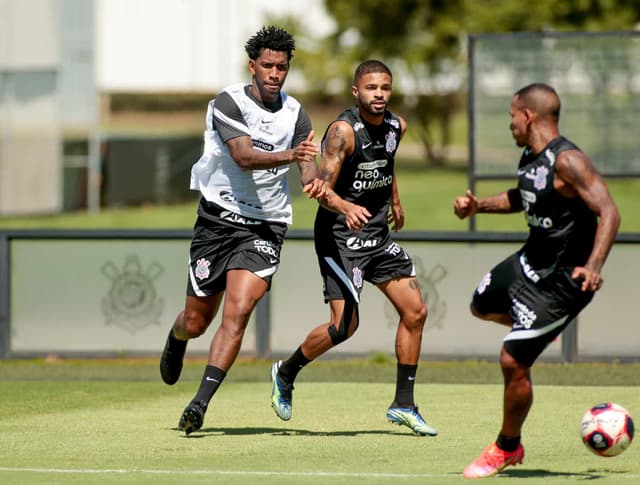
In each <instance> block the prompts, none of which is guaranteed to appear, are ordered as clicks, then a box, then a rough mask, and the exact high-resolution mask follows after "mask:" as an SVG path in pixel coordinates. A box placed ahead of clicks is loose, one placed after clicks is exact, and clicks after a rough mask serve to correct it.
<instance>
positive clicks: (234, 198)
mask: <svg viewBox="0 0 640 485" xmlns="http://www.w3.org/2000/svg"><path fill="white" fill-rule="evenodd" d="M244 88H245V84H234V85H232V86H229V87H228V88H226V89H224V91H225V92H226V93H227V94H229V95H230V96H231V97H232V98H233V100H234V101H235V102H236V104H237V105H238V108H240V111H241V112H242V117H243V119H244V122H245V123H244V124H243V123H240V122H238V121H236V120H233V119H230V118H229V117H228V116H225V115H224V113H222V112H220V111H218V110H216V107H215V99H212V100H211V101H209V106H208V108H207V118H206V130H205V132H204V150H203V153H202V156H201V157H200V159H199V160H198V161H197V162H196V163H195V164H194V165H193V167H192V168H191V185H190V188H191V189H192V190H199V191H200V192H201V193H202V196H203V197H204V198H205V199H206V200H208V201H210V202H213V203H215V204H217V205H219V206H221V207H223V208H225V209H227V210H229V211H231V212H234V213H236V214H240V215H242V216H245V217H251V218H254V219H260V220H266V221H273V222H285V223H287V224H291V222H292V208H291V196H290V194H289V188H288V186H287V176H286V175H287V172H288V171H289V165H288V164H287V165H281V166H279V167H274V168H270V169H262V170H243V169H242V168H240V166H239V165H238V164H237V163H236V162H235V160H234V159H233V158H232V157H231V154H230V153H229V150H228V149H227V147H226V145H225V144H224V143H223V142H222V139H221V138H220V136H219V135H218V132H217V131H215V129H214V126H213V117H214V116H215V117H216V118H219V119H224V121H225V123H227V124H229V125H232V126H234V127H235V128H236V129H237V130H238V131H241V132H243V133H246V134H247V135H248V136H250V137H251V140H252V142H253V148H254V149H256V150H261V151H267V152H280V151H283V150H288V149H289V148H290V147H291V142H292V139H293V135H294V132H295V126H296V121H297V119H298V113H299V111H300V103H299V102H298V101H297V100H296V99H294V98H292V97H291V96H288V95H286V94H285V93H281V95H282V108H281V109H280V110H278V111H277V112H270V111H267V110H265V109H263V108H262V107H260V106H259V105H257V104H256V103H255V102H254V101H253V100H252V99H251V98H249V97H248V96H247V95H246V93H245V90H244Z"/></svg>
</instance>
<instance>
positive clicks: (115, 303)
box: [101, 254, 164, 334]
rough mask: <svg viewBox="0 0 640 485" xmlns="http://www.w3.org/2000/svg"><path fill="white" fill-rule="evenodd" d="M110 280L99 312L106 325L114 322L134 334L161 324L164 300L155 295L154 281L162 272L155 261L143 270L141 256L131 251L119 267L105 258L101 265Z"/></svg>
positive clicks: (162, 269)
mask: <svg viewBox="0 0 640 485" xmlns="http://www.w3.org/2000/svg"><path fill="white" fill-rule="evenodd" d="M101 272H102V274H103V275H104V276H106V277H107V278H108V279H110V280H111V288H110V289H109V292H108V293H107V295H106V296H105V297H104V298H103V299H102V313H103V315H104V317H105V320H106V324H107V325H115V326H117V327H120V328H123V329H124V330H127V331H128V332H129V333H131V334H135V333H136V332H138V331H139V330H142V329H143V328H145V327H147V326H149V325H151V324H154V325H158V324H159V323H160V321H159V319H160V315H161V314H162V309H163V307H164V300H163V299H162V298H159V297H158V294H157V292H156V289H155V286H154V281H155V280H156V279H157V278H158V277H159V276H160V275H161V274H162V273H163V272H164V268H163V267H162V266H161V265H160V263H158V262H153V263H152V264H151V265H149V266H148V267H147V268H146V269H143V266H142V264H141V263H140V258H139V257H138V256H137V255H135V254H130V255H128V256H127V257H126V258H125V261H124V264H123V265H122V267H121V268H119V267H118V266H117V265H116V263H114V262H113V261H107V262H106V263H105V264H104V265H103V266H102V268H101Z"/></svg>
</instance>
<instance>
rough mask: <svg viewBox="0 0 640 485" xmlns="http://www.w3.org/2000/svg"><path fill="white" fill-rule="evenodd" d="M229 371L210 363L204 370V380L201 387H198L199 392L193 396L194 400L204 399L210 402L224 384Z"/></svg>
mask: <svg viewBox="0 0 640 485" xmlns="http://www.w3.org/2000/svg"><path fill="white" fill-rule="evenodd" d="M226 375H227V373H226V372H225V371H223V370H222V369H219V368H217V367H214V366H212V365H208V366H207V368H206V369H205V370H204V375H203V376H202V380H201V381H200V387H199V388H198V392H197V393H196V395H195V397H194V398H193V401H194V402H198V403H199V402H200V401H204V402H206V403H207V404H209V401H211V398H212V397H213V395H214V394H215V393H216V391H217V390H218V387H220V384H222V381H223V380H224V378H225V376H226Z"/></svg>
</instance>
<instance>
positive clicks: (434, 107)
mask: <svg viewBox="0 0 640 485" xmlns="http://www.w3.org/2000/svg"><path fill="white" fill-rule="evenodd" d="M324 3H325V8H326V10H327V12H328V13H329V15H330V16H331V17H332V18H333V19H334V21H335V23H336V30H335V32H333V33H332V34H331V35H329V36H327V37H326V38H324V39H308V37H307V38H305V29H303V28H302V26H301V25H300V23H299V22H297V21H293V19H289V20H288V22H289V25H291V23H292V22H294V23H295V22H297V26H296V27H295V28H296V39H298V40H299V44H300V45H299V47H298V49H296V52H297V54H296V55H297V56H298V59H297V62H299V66H300V67H301V71H302V72H303V73H304V76H305V79H306V81H307V86H308V87H309V88H310V90H311V91H312V92H313V93H315V94H316V96H322V95H323V94H322V93H324V95H325V96H326V94H327V92H328V91H329V94H332V93H336V92H338V93H340V92H341V93H348V92H349V86H350V85H351V81H352V80H351V76H352V73H353V69H354V68H355V66H356V65H357V64H358V63H359V62H361V61H363V60H365V59H370V58H379V59H380V60H383V61H384V62H385V63H386V64H388V65H389V67H391V69H392V71H393V72H394V75H395V76H394V77H395V78H394V88H395V89H394V91H395V93H394V99H396V100H397V99H399V100H400V103H401V108H400V110H401V112H402V113H403V114H405V116H407V118H408V119H409V120H410V121H411V125H410V126H411V127H412V128H411V130H412V131H413V132H414V133H416V135H417V138H418V139H419V140H420V141H421V143H422V145H423V147H424V152H425V158H426V160H427V163H430V164H442V163H445V162H446V161H447V158H448V154H447V147H448V146H449V145H450V143H451V135H450V133H451V121H452V119H453V116H454V114H455V113H456V112H459V110H461V109H463V108H464V105H465V99H466V97H465V95H466V74H467V71H466V61H467V58H466V38H467V35H468V34H470V33H497V32H519V31H532V32H536V31H542V30H559V31H575V30H585V31H603V30H625V29H632V28H634V27H636V26H637V25H638V22H640V2H638V0H563V1H561V2H559V1H557V0H537V1H536V2H527V3H526V5H524V4H523V2H521V1H520V0H395V1H390V0H324ZM394 103H395V102H394Z"/></svg>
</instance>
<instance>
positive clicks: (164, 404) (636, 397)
mask: <svg viewBox="0 0 640 485" xmlns="http://www.w3.org/2000/svg"><path fill="white" fill-rule="evenodd" d="M268 365H269V363H268V362H260V361H258V362H256V361H240V362H238V363H237V364H236V366H235V367H234V368H233V369H232V370H231V372H230V374H229V376H228V379H227V381H226V382H225V384H224V385H223V387H222V388H221V390H220V391H219V392H218V394H217V395H216V397H215V398H214V400H213V401H212V404H211V407H210V408H209V411H208V413H207V416H206V419H205V423H204V426H203V428H202V429H201V430H200V431H198V432H195V433H193V434H192V435H191V436H189V437H185V436H184V434H183V433H180V432H178V431H176V429H175V426H176V424H177V420H178V417H179V415H180V413H181V411H182V409H183V407H184V406H185V405H186V403H187V402H188V401H189V400H190V399H191V397H192V395H193V393H194V392H195V389H196V387H197V385H198V380H199V376H200V375H201V372H202V369H203V366H204V362H203V361H197V360H196V361H188V362H187V364H186V367H185V371H184V375H183V379H182V380H181V381H180V382H179V383H178V384H176V385H175V386H172V387H169V386H166V385H164V384H163V383H161V382H160V379H159V377H158V371H157V362H156V361H155V360H145V361H134V360H122V361H118V360H115V361H97V360H96V361H93V360H91V361H57V362H55V361H54V362H51V363H46V362H44V361H6V362H0V393H1V395H2V399H0V450H2V453H0V483H2V484H43V483H46V484H68V483H82V484H89V485H91V484H110V483H127V484H128V483H134V484H147V483H148V484H151V483H152V484H154V485H160V484H170V483H171V484H173V483H225V484H227V483H228V484H234V483H238V484H240V483H242V484H246V483H251V484H253V483H256V484H257V483H259V484H266V485H268V484H276V483H277V484H283V483H284V484H303V485H306V484H325V483H331V484H335V485H338V484H353V483H362V484H365V483H366V484H397V483H402V484H414V483H415V484H418V483H420V484H423V483H430V484H456V483H460V484H462V483H467V481H466V480H465V479H464V478H463V477H462V476H461V471H462V469H463V468H464V466H466V465H467V463H468V462H469V461H470V460H472V459H473V458H474V457H475V456H476V455H477V454H478V453H479V452H480V451H481V450H482V449H483V448H484V447H485V446H486V445H487V444H488V443H489V442H490V441H491V440H492V439H494V438H495V435H496V433H497V431H498V427H499V420H500V415H501V392H502V386H501V384H500V379H501V378H500V375H499V369H498V366H497V364H496V363H491V362H422V363H421V366H420V371H419V374H418V380H419V383H418V384H417V385H416V400H417V402H418V404H419V405H420V406H421V411H422V412H423V414H424V415H425V417H426V418H427V419H428V420H429V421H430V423H431V424H433V425H434V426H436V427H437V428H438V429H439V432H440V434H439V436H437V437H434V438H428V437H416V436H413V435H412V434H410V432H409V431H408V429H406V428H401V427H397V426H393V425H391V424H389V423H387V422H386V420H385V410H386V408H387V406H388V405H389V402H390V401H391V399H392V397H393V386H394V385H393V381H394V372H395V366H394V364H393V363H392V362H387V361H381V360H380V359H370V360H368V361H364V360H363V361H324V360H323V361H319V362H316V363H313V364H311V366H310V367H309V368H308V369H305V371H304V372H303V373H302V374H301V375H300V378H299V379H298V382H297V384H296V390H295V392H294V412H293V417H292V419H291V421H288V422H283V421H280V420H279V419H278V418H277V417H276V416H275V414H274V413H273V411H272V410H271V408H270V404H269V396H270V388H271V386H270V383H269V381H268ZM639 370H640V364H608V365H604V364H572V365H563V364H542V363H541V364H539V366H537V367H536V368H534V382H535V383H536V387H535V403H534V406H533V408H532V411H531V413H530V416H529V419H528V421H527V423H526V425H525V429H524V433H523V443H524V445H525V447H526V457H525V461H524V464H523V465H520V466H517V467H513V468H508V469H507V470H505V471H504V472H503V473H502V474H501V475H500V476H499V477H498V478H495V479H494V480H499V481H498V483H503V481H504V480H505V479H506V480H508V481H509V483H522V484H555V483H579V482H584V481H590V480H594V481H595V483H598V484H600V485H607V484H621V483H623V484H624V483H628V484H636V483H640V459H639V457H640V455H639V453H640V448H638V445H637V444H636V445H632V446H631V448H630V449H629V450H627V451H626V452H625V453H624V454H622V455H621V456H618V457H616V458H600V457H597V456H595V455H593V454H591V453H590V452H588V451H587V450H586V448H585V447H584V446H583V445H582V443H581V441H580V438H579V422H580V418H581V416H582V414H583V413H584V412H585V411H586V409H587V408H588V407H589V406H591V405H593V404H596V403H597V402H601V401H614V402H618V403H620V404H623V405H624V406H625V407H627V409H628V410H629V411H630V412H631V413H632V414H638V415H640V393H639V392H638V386H639V385H640V377H638V376H640V373H639V372H638V371H639ZM585 382H591V383H596V382H602V384H603V385H602V386H600V387H595V386H593V384H592V385H589V386H587V385H583V384H584V383H585Z"/></svg>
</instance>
